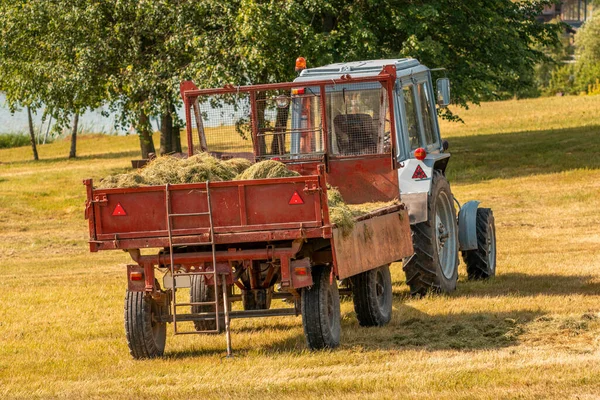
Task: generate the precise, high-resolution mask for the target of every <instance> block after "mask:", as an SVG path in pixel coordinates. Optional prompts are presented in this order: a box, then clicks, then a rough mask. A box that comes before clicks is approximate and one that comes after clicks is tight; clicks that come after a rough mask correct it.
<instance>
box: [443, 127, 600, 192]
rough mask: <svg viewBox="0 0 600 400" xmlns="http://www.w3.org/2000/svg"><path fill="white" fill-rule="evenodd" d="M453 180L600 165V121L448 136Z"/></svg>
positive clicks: (536, 173)
mask: <svg viewBox="0 0 600 400" xmlns="http://www.w3.org/2000/svg"><path fill="white" fill-rule="evenodd" d="M448 141H449V142H450V152H451V153H452V160H451V161H450V163H449V164H448V171H447V173H448V178H449V180H450V182H452V183H455V182H456V183H475V182H480V181H482V180H488V179H494V178H513V177H521V176H528V175H538V174H547V173H555V172H562V171H568V170H572V169H579V168H589V169H597V168H600V125H594V126H587V127H578V128H570V129H558V130H548V131H534V132H531V131H529V132H514V133H504V134H496V135H481V136H462V137H461V136H459V137H452V138H449V139H448Z"/></svg>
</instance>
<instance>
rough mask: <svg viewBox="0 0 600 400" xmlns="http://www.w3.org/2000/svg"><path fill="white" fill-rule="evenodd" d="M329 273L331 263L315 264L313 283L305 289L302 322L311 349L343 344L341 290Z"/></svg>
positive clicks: (330, 347) (302, 299)
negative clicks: (341, 337) (341, 340)
mask: <svg viewBox="0 0 600 400" xmlns="http://www.w3.org/2000/svg"><path fill="white" fill-rule="evenodd" d="M330 274H331V267H328V266H315V267H313V268H312V276H313V285H312V286H311V287H309V288H304V289H302V298H301V310H302V326H303V328H304V336H305V337H306V344H307V346H308V348H309V349H311V350H319V349H325V348H329V349H332V348H335V347H337V346H338V345H339V344H340V334H341V322H340V294H339V291H338V287H337V281H336V279H335V277H334V278H333V280H330V278H331V275H330Z"/></svg>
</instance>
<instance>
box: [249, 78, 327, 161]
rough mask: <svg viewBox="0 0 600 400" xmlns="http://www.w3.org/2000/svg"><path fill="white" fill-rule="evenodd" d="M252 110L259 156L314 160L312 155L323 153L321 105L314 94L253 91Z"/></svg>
mask: <svg viewBox="0 0 600 400" xmlns="http://www.w3.org/2000/svg"><path fill="white" fill-rule="evenodd" d="M256 109H257V114H258V132H257V151H258V156H259V157H261V158H271V157H280V158H299V157H311V156H312V157H314V156H315V154H318V153H321V152H323V130H322V123H321V103H320V96H319V93H318V92H314V91H306V93H302V94H290V91H289V90H288V91H266V92H264V91H263V92H257V95H256ZM263 115H264V117H262V116H263Z"/></svg>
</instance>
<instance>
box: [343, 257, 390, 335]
mask: <svg viewBox="0 0 600 400" xmlns="http://www.w3.org/2000/svg"><path fill="white" fill-rule="evenodd" d="M378 271H381V273H382V274H383V279H384V296H385V297H386V298H385V304H384V306H383V309H382V308H381V306H380V305H379V302H378V299H377V288H376V284H377V273H378ZM352 294H353V301H354V311H355V312H356V318H357V319H358V323H359V325H360V326H383V325H386V324H387V323H388V322H390V320H391V317H392V278H391V275H390V267H389V265H384V266H381V267H379V268H376V269H372V270H370V271H366V272H362V273H360V274H358V275H356V276H354V277H352Z"/></svg>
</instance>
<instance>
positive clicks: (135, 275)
mask: <svg viewBox="0 0 600 400" xmlns="http://www.w3.org/2000/svg"><path fill="white" fill-rule="evenodd" d="M143 279H144V274H143V273H141V272H135V271H134V272H131V273H130V274H129V280H130V281H141V280H143Z"/></svg>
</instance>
